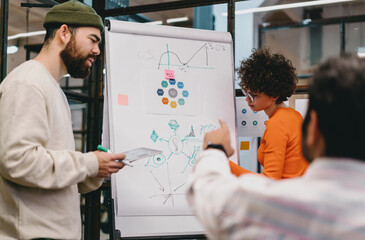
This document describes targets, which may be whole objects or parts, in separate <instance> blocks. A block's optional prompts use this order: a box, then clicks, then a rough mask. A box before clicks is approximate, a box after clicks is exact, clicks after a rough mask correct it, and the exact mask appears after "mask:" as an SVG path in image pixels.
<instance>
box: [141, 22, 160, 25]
mask: <svg viewBox="0 0 365 240" xmlns="http://www.w3.org/2000/svg"><path fill="white" fill-rule="evenodd" d="M162 23H163V22H162V21H153V22H145V24H151V25H161V24H162Z"/></svg>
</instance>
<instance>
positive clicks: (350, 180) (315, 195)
mask: <svg viewBox="0 0 365 240" xmlns="http://www.w3.org/2000/svg"><path fill="white" fill-rule="evenodd" d="M198 158H199V160H198V162H197V163H196V165H195V167H194V169H193V172H192V174H191V176H190V177H189V181H188V188H187V198H188V201H189V204H190V206H191V208H192V210H193V212H194V213H195V215H196V216H197V218H198V219H199V220H200V222H201V223H202V224H203V226H204V227H205V229H206V234H207V236H208V237H209V238H210V239H220V240H223V239H270V240H276V239H303V240H304V239H346V240H347V239H351V240H356V239H365V184H364V183H365V162H361V161H358V160H354V159H343V158H328V157H326V158H318V159H316V160H315V161H314V162H313V163H312V164H311V165H310V166H309V168H308V170H307V172H306V173H305V174H304V176H302V177H298V178H292V179H285V180H280V181H276V180H272V179H269V178H267V177H265V176H262V175H261V176H260V175H256V174H244V175H242V176H241V177H239V178H237V177H235V176H234V175H232V174H231V172H230V168H229V164H228V161H227V158H226V157H225V155H224V153H223V152H221V151H219V150H215V149H209V150H206V151H204V152H202V153H201V154H200V155H199V157H198Z"/></svg>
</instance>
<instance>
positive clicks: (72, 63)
mask: <svg viewBox="0 0 365 240" xmlns="http://www.w3.org/2000/svg"><path fill="white" fill-rule="evenodd" d="M60 56H61V58H62V60H63V63H64V64H65V66H66V69H67V72H68V73H69V74H70V75H71V77H74V78H86V77H88V76H89V74H90V67H89V65H87V63H86V60H87V59H88V58H93V59H95V55H92V54H90V55H87V56H83V55H82V54H81V53H80V51H79V48H77V46H76V41H75V38H74V36H72V37H71V39H70V41H69V42H68V43H67V45H66V47H65V49H63V50H62V51H61V52H60Z"/></svg>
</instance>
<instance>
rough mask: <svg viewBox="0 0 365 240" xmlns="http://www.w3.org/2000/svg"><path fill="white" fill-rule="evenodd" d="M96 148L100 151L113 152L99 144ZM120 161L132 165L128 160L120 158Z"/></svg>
mask: <svg viewBox="0 0 365 240" xmlns="http://www.w3.org/2000/svg"><path fill="white" fill-rule="evenodd" d="M97 149H98V150H100V151H102V152H107V153H113V152H112V151H110V149H107V148H105V147H103V146H102V145H100V144H99V145H98V147H97ZM122 163H124V164H125V165H127V166H130V167H133V165H132V164H131V163H130V162H129V161H126V160H122Z"/></svg>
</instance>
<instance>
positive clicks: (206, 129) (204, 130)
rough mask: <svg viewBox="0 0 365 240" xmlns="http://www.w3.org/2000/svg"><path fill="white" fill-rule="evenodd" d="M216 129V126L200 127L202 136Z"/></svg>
mask: <svg viewBox="0 0 365 240" xmlns="http://www.w3.org/2000/svg"><path fill="white" fill-rule="evenodd" d="M214 129H216V126H215V125H214V124H209V125H200V135H202V134H206V133H207V132H210V131H212V130H214Z"/></svg>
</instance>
